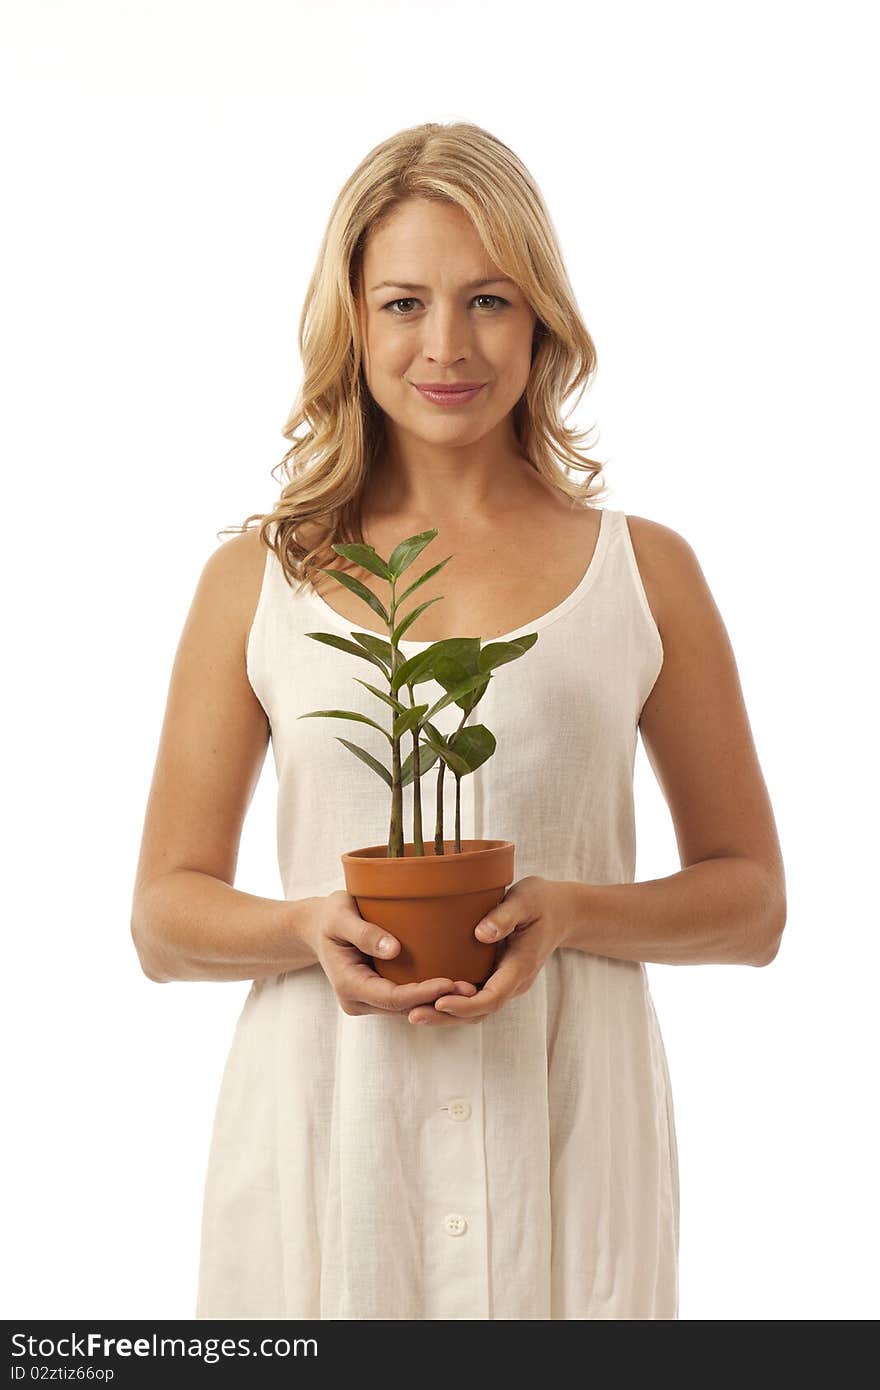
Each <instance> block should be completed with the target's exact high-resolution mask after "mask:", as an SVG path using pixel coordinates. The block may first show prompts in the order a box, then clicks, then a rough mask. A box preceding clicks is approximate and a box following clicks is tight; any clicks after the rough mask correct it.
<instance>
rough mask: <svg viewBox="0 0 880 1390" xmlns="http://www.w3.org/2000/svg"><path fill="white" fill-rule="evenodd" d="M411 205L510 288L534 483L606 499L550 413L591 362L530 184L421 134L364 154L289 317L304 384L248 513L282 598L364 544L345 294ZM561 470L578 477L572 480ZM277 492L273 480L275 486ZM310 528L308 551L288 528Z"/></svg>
mask: <svg viewBox="0 0 880 1390" xmlns="http://www.w3.org/2000/svg"><path fill="white" fill-rule="evenodd" d="M411 197H418V198H428V199H436V200H439V201H442V202H446V203H453V204H457V206H458V207H460V208H461V209H463V211H464V212H466V213H467V215H468V217H469V218H470V219H471V222H472V223H473V226H474V228H475V230H476V232H477V235H478V236H479V238H480V240H481V242H482V244H483V247H484V248H485V250H486V252H487V253H488V254H489V256H491V258H492V260H493V261H494V262H495V263H496V265H498V266H499V267H500V269H501V272H502V274H505V275H509V276H510V277H511V278H512V279H513V280H515V281H516V283H517V284H518V285H519V287H520V289H521V290H522V292H523V294H524V295H525V296H526V298H527V299H528V301H529V303H530V305H531V307H532V309H533V310H534V312H535V315H536V319H537V322H536V324H535V332H534V337H533V343H532V366H531V370H530V373H529V377H528V382H527V385H526V389H525V391H524V392H523V395H522V396H521V397H520V399H519V400H518V401H517V403H516V405H515V407H514V409H513V425H514V429H515V433H516V438H517V441H518V443H519V445H520V447H521V449H522V451H523V453H524V455H525V457H526V458H527V459H528V461H529V463H530V464H531V466H532V467H533V468H534V469H535V471H536V472H538V473H540V474H541V476H542V477H543V478H544V479H545V480H546V481H547V482H549V483H551V484H552V485H553V486H554V487H555V488H557V489H558V490H559V491H560V492H562V493H564V494H566V495H567V496H568V497H570V498H571V499H572V500H573V502H575V503H579V504H580V505H582V506H593V505H594V504H595V501H596V500H597V499H598V500H601V499H603V498H604V497H605V495H606V493H607V488H605V487H604V485H600V486H598V487H594V482H595V480H596V477H597V475H598V474H600V473H601V468H602V465H601V464H598V463H596V462H594V461H593V460H591V459H589V458H587V457H586V456H585V455H584V454H582V453H581V452H580V451H579V449H578V447H577V446H578V444H579V443H580V442H581V441H582V440H584V439H585V437H586V433H585V432H584V431H580V430H575V429H570V428H569V427H568V426H567V425H566V424H565V423H564V421H563V419H562V406H563V404H564V402H565V401H566V400H567V399H568V397H569V396H570V395H571V394H572V393H573V392H575V391H577V392H578V395H577V398H576V402H575V403H577V401H579V400H580V397H581V395H582V394H583V392H584V390H585V389H586V387H587V385H588V384H589V382H590V380H591V378H592V376H593V373H594V372H595V369H596V349H595V347H594V345H593V340H592V338H591V337H590V335H589V333H588V332H587V328H586V325H585V324H584V322H583V319H582V318H581V315H580V311H579V309H578V306H577V303H576V301H575V297H574V294H573V292H572V289H571V285H570V284H569V280H568V275H567V272H566V269H565V266H564V263H563V259H562V254H561V251H560V249H559V246H558V244H557V240H556V234H555V231H554V228H553V224H552V222H551V219H550V215H549V213H548V211H547V209H546V207H545V205H544V201H543V199H542V197H541V193H540V191H539V189H538V187H537V184H536V183H535V181H534V179H533V178H532V176H531V174H530V173H529V171H528V170H527V169H526V168H525V166H524V165H523V164H522V162H521V161H520V160H519V158H518V157H517V156H516V155H515V154H514V153H513V151H512V150H510V149H508V147H507V146H506V145H505V144H503V143H502V142H501V141H500V140H499V139H497V138H496V136H494V135H491V134H490V133H489V132H488V131H486V130H483V129H482V128H481V127H480V126H476V125H472V124H470V123H468V122H463V121H455V122H451V123H449V124H446V125H443V124H440V123H437V122H433V121H432V122H428V123H426V124H424V125H417V126H413V127H411V128H410V129H407V130H402V131H400V132H398V134H396V135H392V136H391V137H390V138H389V139H387V140H384V141H383V142H382V143H381V144H379V145H377V146H376V147H375V148H374V149H372V150H371V151H370V152H369V154H367V155H366V156H365V157H364V159H362V160H361V162H360V164H359V165H358V166H357V168H356V169H355V170H354V171H353V173H352V174H351V175H350V176H349V178H348V179H347V181H346V183H345V184H344V185H343V187H342V189H341V190H340V192H339V195H338V196H337V198H336V202H335V204H334V206H333V209H332V212H331V214H330V219H329V222H328V224H327V228H326V231H325V233H324V236H323V239H322V241H321V246H320V249H319V252H318V257H317V261H316V263H315V267H314V270H313V271H312V276H311V279H310V281H309V285H308V289H307V291H306V298H305V303H304V305H303V309H302V313H301V316H300V325H299V349H300V356H301V358H302V363H303V381H302V386H301V388H300V392H299V395H298V397H297V399H296V402H295V404H294V407H293V410H292V411H291V413H290V415H289V417H288V419H287V423H286V424H285V426H284V429H283V430H282V434H283V435H284V437H285V439H289V440H291V446H290V449H289V450H288V451H287V453H286V454H285V455H284V458H283V459H282V460H281V462H280V463H279V464H276V466H275V468H273V469H272V476H273V477H276V475H277V473H278V471H279V470H284V478H285V482H284V486H283V488H282V491H281V494H280V496H279V499H278V502H277V504H276V506H275V508H274V510H273V511H272V512H267V513H264V512H253V513H251V515H250V516H248V517H246V519H245V521H244V522H243V523H242V525H241V526H238V527H226V528H225V530H224V531H219V532H217V535H218V536H220V535H223V534H226V533H228V532H231V531H236V532H244V531H247V530H249V529H255V528H252V527H250V526H249V523H250V522H252V521H257V522H259V523H260V527H259V530H260V535H261V539H262V541H263V543H264V544H265V545H266V546H268V547H269V548H271V549H273V550H274V551H275V554H276V556H277V558H278V560H279V562H280V564H281V566H282V568H283V570H284V574H285V577H286V579H287V582H288V584H292V583H293V582H294V581H298V582H299V583H300V585H301V586H305V585H308V584H314V580H315V576H316V575H317V573H318V572H319V570H320V569H321V568H322V567H326V568H330V567H337V568H339V567H344V566H345V565H347V564H350V563H351V562H349V561H345V562H344V563H343V562H342V557H340V556H338V555H337V553H336V552H335V551H334V550H333V549H332V546H333V545H334V544H343V543H350V542H352V541H358V542H363V534H362V531H361V502H362V492H363V488H364V483H365V481H366V479H367V477H368V476H369V473H370V469H371V467H372V466H373V463H374V460H375V459H376V457H377V454H378V451H379V449H380V448H381V445H382V441H383V437H384V412H383V411H382V410H381V409H380V408H379V406H378V405H377V404H376V402H375V400H374V399H373V397H372V395H371V393H370V391H369V389H368V387H367V384H366V381H365V379H364V377H363V374H362V343H361V334H360V324H359V320H358V310H357V301H356V296H357V287H358V285H359V283H360V273H361V265H362V261H363V254H364V250H365V247H366V243H367V239H368V237H369V235H370V233H371V232H372V231H374V230H375V229H376V228H377V227H378V226H379V225H381V224H382V222H383V221H384V220H385V219H387V218H388V217H389V216H390V215H391V213H392V212H393V211H394V209H395V208H396V207H397V206H398V205H399V204H401V203H402V202H403V201H404V200H405V199H407V198H411ZM566 468H571V469H574V470H575V471H578V472H581V473H584V474H586V475H587V477H586V479H585V480H584V481H581V482H578V481H573V480H572V479H570V478H569V477H568V475H567V473H566V471H565V469H566ZM276 481H278V482H279V483H280V482H281V481H282V479H281V478H280V477H276ZM307 520H308V521H310V522H312V523H314V526H315V537H316V544H315V545H314V546H313V547H312V549H311V550H309V549H307V548H306V546H305V545H303V544H301V543H299V542H298V541H297V539H296V535H295V530H296V527H297V525H298V524H299V523H302V522H305V521H307Z"/></svg>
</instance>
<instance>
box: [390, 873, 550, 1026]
mask: <svg viewBox="0 0 880 1390" xmlns="http://www.w3.org/2000/svg"><path fill="white" fill-rule="evenodd" d="M568 888H569V885H568V883H566V882H564V881H562V880H560V879H552V878H541V877H539V876H538V875H536V874H530V875H529V877H528V878H521V879H520V880H519V881H518V882H517V883H514V884H512V885H511V887H510V888H508V890H507V892H506V894H505V895H504V897H503V898H502V900H501V902H500V903H498V905H497V907H493V908H492V910H491V912H487V913H486V916H485V917H484V918H483V919H482V920H481V921H480V922H478V923H477V925H476V927H475V928H474V935H475V936H476V938H477V940H478V941H493V940H497V942H498V946H499V949H498V954H497V956H496V960H495V970H494V972H493V973H492V974H491V975H490V976H489V978H488V980H487V981H486V983H485V984H484V985H483V986H482V987H481V988H480V989H478V990H477V991H476V993H475V994H473V995H471V996H470V997H469V998H468V997H466V996H464V995H462V994H441V995H440V996H439V998H438V999H435V1001H434V1003H433V1004H419V1005H417V1007H416V1008H414V1009H411V1010H410V1012H409V1014H408V1018H409V1021H410V1023H427V1024H429V1025H430V1024H434V1025H435V1026H437V1025H443V1024H446V1023H454V1022H459V1021H460V1022H462V1023H467V1022H474V1023H476V1022H478V1021H479V1020H480V1019H481V1018H483V1017H485V1015H486V1014H492V1013H495V1011H496V1009H500V1008H501V1007H502V1005H504V1004H506V1003H507V1001H508V999H513V998H515V996H516V995H518V994H525V992H526V990H527V989H529V988H530V987H531V985H532V984H533V982H534V980H535V977H536V975H537V974H538V971H539V970H540V969H541V967H542V966H543V964H544V962H545V960H546V959H547V957H548V956H550V955H552V953H553V952H554V951H555V950H556V948H557V946H561V945H563V944H564V941H565V934H566V931H567V929H568V925H569V920H570V917H569V914H570V906H569V895H568ZM492 927H494V928H495V929H496V932H497V936H492V935H491V934H490V932H489V930H488V929H489V928H492ZM438 1014H439V1015H441V1017H439V1018H438V1016H437V1015H438ZM443 1015H445V1017H443Z"/></svg>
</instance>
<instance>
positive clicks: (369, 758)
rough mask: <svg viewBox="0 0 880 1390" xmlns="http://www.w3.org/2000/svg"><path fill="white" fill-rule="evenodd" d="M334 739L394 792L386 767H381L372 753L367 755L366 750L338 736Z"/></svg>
mask: <svg viewBox="0 0 880 1390" xmlns="http://www.w3.org/2000/svg"><path fill="white" fill-rule="evenodd" d="M334 737H335V738H336V739H337V740H338V742H339V743H344V744H345V746H346V748H350V749H351V751H352V753H355V754H356V755H357V756H358V757H359V758H360V759H361V761H362V762H365V763H366V764H367V767H371V768H372V769H373V771H374V772H378V774H379V776H380V777H381V778H382V780H383V782H387V783H388V785H389V787H390V788H391V789H392V791H393V790H394V779H393V777H392V776H391V773H390V772H389V771H388V769H387V767H383V766H382V764H381V763H380V762H379V760H378V758H374V757H373V755H372V753H368V752H367V750H366V748H361V747H360V745H359V744H357V743H349V741H348V739H347V738H340V737H339V735H338V734H335V735H334Z"/></svg>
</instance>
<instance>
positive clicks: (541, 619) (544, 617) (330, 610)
mask: <svg viewBox="0 0 880 1390" xmlns="http://www.w3.org/2000/svg"><path fill="white" fill-rule="evenodd" d="M598 510H599V514H600V520H599V534H598V536H597V537H596V544H595V546H594V548H593V554H592V556H591V557H590V563H589V564H588V565H587V568H586V570H585V571H584V573H583V574H582V575H581V578H580V580H579V581H578V583H577V584H576V585H575V587H574V588H573V589H572V590H571V592H570V593H569V594H566V596H565V598H563V599H561V600H560V601H559V603H557V604H556V605H555V607H553V608H548V610H547V612H546V613H541V614H539V616H538V617H537V618H532V620H531V622H528V623H521V624H520V626H519V627H515V628H512V629H511V631H510V632H502V633H500V634H499V636H497V637H480V638H471V639H470V640H471V641H479V642H480V644H481V645H482V644H485V643H489V642H509V641H511V639H512V638H514V637H521V636H524V635H525V634H526V633H527V632H539V631H540V630H541V629H542V628H545V627H549V625H550V624H551V623H555V622H556V620H557V619H558V618H561V617H563V616H564V615H565V614H566V613H568V612H569V611H570V610H571V609H572V608H574V606H575V604H576V603H579V602H580V600H581V599H582V598H583V597H584V595H585V594H586V593H587V591H588V589H590V587H591V586H592V584H593V581H594V580H595V578H596V576H597V574H598V573H599V567H600V565H601V564H602V560H603V559H604V557H605V551H606V550H607V548H608V537H609V533H610V530H611V522H610V520H609V517H610V515H611V512H610V511H609V509H608V508H607V507H600V508H599V509H598ZM304 594H305V597H306V598H307V599H310V600H311V601H312V603H313V604H314V606H315V607H317V608H320V610H321V611H322V613H323V614H324V616H325V617H326V619H327V621H328V622H330V623H331V624H332V625H333V626H334V627H336V628H338V629H339V630H340V631H344V632H345V633H347V634H350V633H351V632H352V631H358V632H365V633H367V634H369V636H370V637H379V638H384V639H385V641H386V642H387V641H390V637H389V635H388V633H387V632H374V631H373V629H372V628H359V627H358V626H357V624H356V623H355V622H354V621H353V619H351V618H346V617H345V615H344V614H343V613H337V611H336V609H335V608H334V607H333V606H332V605H331V604H329V603H328V602H327V600H326V599H325V598H322V596H321V595H320V594H319V593H316V591H315V590H314V589H313V588H312V586H311V585H310V584H309V585H307V586H306V588H305V590H304ZM404 616H406V615H405V614H404ZM401 621H402V620H401ZM448 640H449V639H448V638H442V637H432V638H431V639H430V640H426V639H421V640H419V641H414V640H413V641H410V640H408V639H407V638H406V637H402V638H401V639H400V641H399V642H398V644H397V645H398V647H399V648H400V650H401V651H404V650H407V649H408V650H410V651H412V652H418V651H426V650H427V648H428V647H433V646H434V645H435V643H437V642H442V641H448Z"/></svg>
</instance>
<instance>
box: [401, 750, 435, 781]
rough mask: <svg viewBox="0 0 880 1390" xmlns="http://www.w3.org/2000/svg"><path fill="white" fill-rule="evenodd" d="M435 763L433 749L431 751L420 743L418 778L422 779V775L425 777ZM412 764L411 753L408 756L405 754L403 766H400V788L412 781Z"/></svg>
mask: <svg viewBox="0 0 880 1390" xmlns="http://www.w3.org/2000/svg"><path fill="white" fill-rule="evenodd" d="M436 761H437V754H436V753H435V752H434V749H433V748H428V747H426V746H425V744H423V743H420V744H419V777H420V778H421V777H424V775H425V773H426V772H430V770H431V768H432V767H433V766H434V764H435V763H436ZM413 764H414V759H413V755H412V753H409V754H407V756H406V758H405V759H404V763H403V766H402V768H401V769H400V784H401V786H403V787H406V786H409V784H410V782H412V781H414V774H413Z"/></svg>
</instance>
